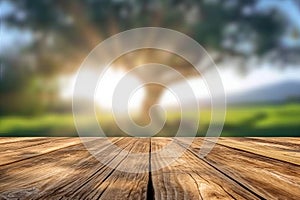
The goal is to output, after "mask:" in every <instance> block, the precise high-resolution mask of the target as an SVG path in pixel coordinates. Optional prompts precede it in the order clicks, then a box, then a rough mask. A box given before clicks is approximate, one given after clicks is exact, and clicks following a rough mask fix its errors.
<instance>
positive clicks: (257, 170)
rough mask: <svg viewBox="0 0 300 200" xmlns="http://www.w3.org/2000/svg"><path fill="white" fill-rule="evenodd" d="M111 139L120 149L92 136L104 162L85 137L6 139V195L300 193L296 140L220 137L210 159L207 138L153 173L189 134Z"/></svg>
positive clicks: (2, 147)
mask: <svg viewBox="0 0 300 200" xmlns="http://www.w3.org/2000/svg"><path fill="white" fill-rule="evenodd" d="M109 140H110V141H111V143H112V144H114V145H115V146H112V145H111V144H110V143H106V142H104V141H106V139H105V138H89V142H88V144H90V146H91V147H92V149H93V152H94V154H96V155H97V159H100V160H101V162H99V160H97V159H96V158H95V157H94V156H93V155H91V154H90V153H89V152H88V151H87V150H86V148H85V146H84V145H83V144H81V140H80V139H79V138H0V199H153V198H155V199H214V198H221V199H259V198H266V199H277V198H279V199H298V197H299V196H300V166H299V162H300V161H299V160H300V158H299V151H300V149H299V144H300V139H297V138H220V139H219V141H218V144H217V145H215V147H214V148H213V150H212V151H211V152H210V153H209V154H208V155H207V156H206V157H205V158H202V157H199V156H198V152H199V148H200V146H201V144H202V142H203V141H204V139H203V138H197V139H195V141H194V142H193V144H192V145H191V146H190V147H188V150H187V151H184V153H183V154H182V155H181V156H179V157H178V158H177V159H175V161H174V162H173V163H172V164H170V165H168V166H166V167H164V168H161V169H159V170H156V171H150V172H149V170H150V169H152V170H153V169H155V168H156V167H158V166H160V165H163V164H164V163H166V162H168V161H169V160H171V159H173V158H174V156H177V154H178V152H180V150H181V149H183V148H184V145H185V143H186V140H187V139H186V138H176V139H175V140H174V139H172V138H151V139H150V138H109ZM205 140H206V141H208V142H209V141H210V138H205ZM170 142H174V146H172V149H170V150H169V151H168V152H166V153H165V154H162V155H160V154H153V153H154V152H156V151H157V150H159V149H161V148H162V147H164V146H166V145H167V144H168V143H170ZM116 146H118V147H119V148H116ZM183 150H184V149H183ZM150 152H152V154H151V155H150ZM132 153H139V154H138V155H136V156H131V155H132ZM139 155H141V156H139ZM106 164H109V165H106Z"/></svg>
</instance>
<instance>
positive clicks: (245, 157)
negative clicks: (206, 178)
mask: <svg viewBox="0 0 300 200" xmlns="http://www.w3.org/2000/svg"><path fill="white" fill-rule="evenodd" d="M206 140H209V139H206ZM226 140H228V143H229V142H232V141H234V140H236V141H237V143H238V144H239V145H237V146H229V145H228V146H225V145H222V144H223V143H225V142H224V141H226ZM240 140H242V141H243V140H245V146H246V147H244V146H242V147H241V146H240V145H241V143H240ZM267 140H268V139H267V138H265V139H264V141H267ZM278 140H280V138H278ZM202 143H203V138H197V139H195V141H194V143H193V145H192V146H191V150H192V151H193V152H194V153H198V152H199V148H200V146H201V144H202ZM250 147H251V143H249V142H248V141H247V140H246V139H244V138H221V139H220V140H219V141H218V143H217V144H216V145H215V147H214V148H213V150H212V151H211V152H210V153H209V154H208V155H207V156H206V157H205V160H206V161H207V162H208V163H210V164H211V165H212V166H215V167H216V169H218V170H219V171H221V172H222V173H224V174H226V175H228V176H229V177H231V178H232V179H234V180H235V181H237V182H238V183H240V184H241V185H243V186H244V187H246V188H248V189H249V190H251V191H252V192H253V193H256V194H257V195H259V196H260V197H262V198H266V199H277V198H279V199H299V196H300V166H299V165H295V164H291V163H289V162H285V161H283V160H279V159H274V158H273V157H276V156H275V155H272V156H271V157H269V154H270V152H267V153H266V155H267V156H263V155H260V154H257V151H260V152H262V149H263V146H260V147H259V146H258V145H254V147H255V148H256V149H257V150H254V148H253V150H252V151H253V152H251V151H249V152H248V151H245V148H250ZM259 148H261V149H260V150H258V149H259ZM286 148H288V147H286ZM286 148H285V149H286ZM274 149H275V147H274ZM268 150H269V149H267V150H266V151H268ZM295 150H296V149H295ZM270 151H271V152H272V149H271V150H270ZM277 156H278V157H281V155H277ZM295 158H297V157H295Z"/></svg>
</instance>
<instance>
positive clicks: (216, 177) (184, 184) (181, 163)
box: [151, 138, 259, 199]
mask: <svg viewBox="0 0 300 200" xmlns="http://www.w3.org/2000/svg"><path fill="white" fill-rule="evenodd" d="M168 140H169V141H168ZM170 140H171V139H169V138H153V139H152V143H151V148H152V149H151V151H157V150H159V149H161V148H162V147H163V146H164V145H165V144H166V143H168V142H170ZM181 148H183V147H181V146H180V145H177V147H175V149H177V150H178V151H179V150H180V149H181ZM173 155H174V153H173V152H172V151H170V154H165V156H166V157H154V158H153V160H152V164H153V165H159V163H160V162H163V161H164V160H168V159H170V158H171V157H172V156H173ZM152 181H153V186H154V194H155V199H233V198H234V199H259V198H258V197H257V196H256V195H255V194H252V193H251V192H249V191H247V190H246V189H245V188H242V187H241V186H240V185H238V184H237V183H235V182H234V181H232V180H230V179H229V178H228V177H226V176H224V175H223V174H222V173H220V172H218V171H217V170H215V169H214V168H213V167H211V166H210V165H208V164H207V163H205V162H203V161H202V160H200V159H199V158H198V157H197V156H195V155H194V154H193V153H191V152H189V151H186V152H184V153H183V155H182V156H181V157H179V158H178V159H176V161H175V162H174V163H172V164H171V165H169V166H167V167H165V168H163V169H161V170H158V171H155V172H152Z"/></svg>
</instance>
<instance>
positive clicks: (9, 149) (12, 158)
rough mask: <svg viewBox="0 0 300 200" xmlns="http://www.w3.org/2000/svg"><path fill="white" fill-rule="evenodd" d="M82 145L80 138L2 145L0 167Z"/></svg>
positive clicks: (26, 141)
mask: <svg viewBox="0 0 300 200" xmlns="http://www.w3.org/2000/svg"><path fill="white" fill-rule="evenodd" d="M79 143H80V139H79V138H37V139H35V140H32V139H31V140H24V141H20V142H12V143H4V144H1V145H0V158H1V159H0V166H1V165H6V164H9V163H13V162H17V161H19V160H24V159H28V158H31V157H35V156H38V155H41V154H45V153H49V152H51V151H55V150H57V149H61V148H66V147H68V146H71V145H76V144H79Z"/></svg>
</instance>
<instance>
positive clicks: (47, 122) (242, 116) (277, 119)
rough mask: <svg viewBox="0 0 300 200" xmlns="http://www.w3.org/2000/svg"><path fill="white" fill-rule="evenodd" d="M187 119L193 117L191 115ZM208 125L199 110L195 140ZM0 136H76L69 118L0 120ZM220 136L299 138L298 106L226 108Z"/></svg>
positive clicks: (170, 129)
mask: <svg viewBox="0 0 300 200" xmlns="http://www.w3.org/2000/svg"><path fill="white" fill-rule="evenodd" d="M178 116H179V114H177V113H173V114H169V115H168V122H167V125H168V126H167V127H166V128H165V131H162V132H161V133H159V134H158V135H159V136H172V135H173V134H174V132H175V131H176V130H177V128H176V127H177V126H178ZM190 116H191V117H193V113H191V114H190ZM99 118H100V120H101V121H102V122H104V123H103V124H101V125H103V127H102V128H103V130H104V132H105V133H107V135H108V136H119V135H122V136H124V134H121V133H120V130H119V129H118V128H117V127H116V126H115V125H113V124H112V123H111V122H112V118H111V117H110V116H100V117H99ZM209 121H210V112H209V110H203V111H202V112H201V125H200V127H199V131H198V136H204V135H205V133H206V130H207V127H208V124H209ZM174 124H175V125H174ZM176 124H177V125H176ZM172 125H174V126H172ZM84 126H86V128H87V129H89V127H90V120H89V119H88V118H85V119H84ZM0 134H1V136H77V133H76V129H75V126H74V122H73V116H72V114H63V115H57V114H47V115H42V116H35V117H21V116H6V117H1V118H0ZM222 136H300V104H286V105H256V106H247V107H245V106H243V107H229V108H228V109H227V115H226V121H225V125H224V129H223V132H222Z"/></svg>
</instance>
